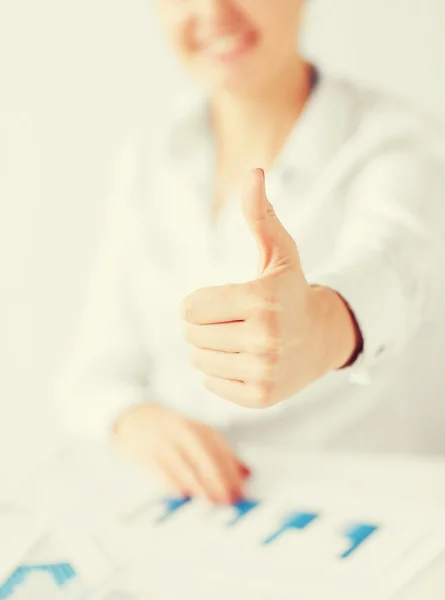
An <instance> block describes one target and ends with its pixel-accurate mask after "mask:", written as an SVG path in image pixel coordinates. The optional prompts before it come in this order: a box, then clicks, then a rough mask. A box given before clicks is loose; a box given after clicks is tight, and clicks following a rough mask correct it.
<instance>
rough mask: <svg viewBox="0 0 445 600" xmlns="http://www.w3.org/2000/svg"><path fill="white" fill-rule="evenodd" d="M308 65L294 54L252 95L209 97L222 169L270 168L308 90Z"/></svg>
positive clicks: (226, 94)
mask: <svg viewBox="0 0 445 600" xmlns="http://www.w3.org/2000/svg"><path fill="white" fill-rule="evenodd" d="M310 87H311V67H310V65H308V64H307V63H305V62H304V61H303V60H302V59H300V58H298V57H295V58H294V59H293V60H292V61H290V63H289V64H288V65H287V66H286V68H285V69H283V70H282V71H281V72H280V73H278V74H277V76H276V78H275V79H274V81H268V82H267V86H265V88H264V89H260V90H258V89H257V90H255V93H254V94H251V95H247V94H246V95H235V94H229V93H223V94H219V95H218V96H217V97H215V98H213V99H212V112H213V115H212V116H213V125H214V130H215V134H216V140H217V146H218V148H217V151H218V163H219V167H220V172H221V171H226V172H227V173H232V172H233V171H234V170H235V171H236V168H237V167H238V168H239V169H240V170H246V169H249V168H252V167H261V168H263V169H265V170H266V171H267V170H268V169H270V168H271V166H272V164H273V163H274V161H275V158H276V156H277V155H278V154H279V152H280V150H281V148H282V146H283V144H284V143H285V140H286V139H287V137H288V135H289V133H290V131H291V129H292V127H293V125H294V123H295V121H296V119H297V118H298V116H299V115H300V113H301V111H302V109H303V107H304V105H305V103H306V100H307V98H308V96H309V94H310Z"/></svg>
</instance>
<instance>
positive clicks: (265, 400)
mask: <svg viewBox="0 0 445 600" xmlns="http://www.w3.org/2000/svg"><path fill="white" fill-rule="evenodd" d="M254 402H255V404H256V406H257V407H258V408H268V407H269V406H271V404H272V383H271V382H262V383H260V384H259V385H258V386H257V387H256V389H255V393H254Z"/></svg>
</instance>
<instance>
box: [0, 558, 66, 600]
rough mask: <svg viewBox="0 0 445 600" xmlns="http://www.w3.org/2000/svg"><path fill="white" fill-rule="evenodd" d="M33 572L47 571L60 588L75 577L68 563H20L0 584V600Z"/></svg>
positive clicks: (10, 593) (13, 590)
mask: <svg viewBox="0 0 445 600" xmlns="http://www.w3.org/2000/svg"><path fill="white" fill-rule="evenodd" d="M35 572H44V573H47V574H48V575H49V576H50V577H51V578H52V579H53V581H54V582H55V583H56V585H57V586H58V587H60V588H62V587H63V586H64V585H65V584H67V583H68V582H69V581H71V580H73V579H75V578H76V577H77V573H76V571H75V570H74V569H73V567H72V566H71V565H70V564H69V563H55V564H48V565H22V566H20V567H18V568H17V569H16V570H15V571H14V573H13V574H12V575H11V576H10V577H9V578H8V579H7V580H6V582H5V583H4V584H3V585H2V586H0V600H6V599H7V598H11V597H12V596H13V594H14V592H15V590H16V589H17V588H18V587H20V586H22V585H23V584H24V583H25V581H26V580H27V578H28V577H29V576H30V575H31V574H32V573H35ZM36 600H37V599H36ZM39 600H40V599H39ZM42 600H43V599H42Z"/></svg>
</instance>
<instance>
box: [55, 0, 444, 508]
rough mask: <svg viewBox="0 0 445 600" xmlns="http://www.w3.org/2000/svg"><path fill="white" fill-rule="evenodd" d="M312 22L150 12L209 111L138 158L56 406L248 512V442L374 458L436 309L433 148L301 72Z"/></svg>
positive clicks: (208, 1) (412, 121)
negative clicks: (243, 503) (244, 449)
mask: <svg viewBox="0 0 445 600" xmlns="http://www.w3.org/2000/svg"><path fill="white" fill-rule="evenodd" d="M303 4H304V2H303V0H292V1H290V0H274V1H273V2H271V1H270V0H188V1H187V2H183V1H179V0H158V6H159V12H160V15H161V18H162V21H163V24H164V27H165V30H166V34H167V37H168V39H169V42H170V43H171V45H172V46H173V48H174V49H175V51H176V52H177V54H178V55H179V57H180V58H181V60H182V61H183V63H184V64H185V66H186V67H187V69H188V70H189V71H190V72H191V73H192V75H193V76H194V77H196V78H197V79H198V80H199V81H200V82H201V83H203V84H204V88H205V90H206V92H205V94H204V97H203V98H201V99H197V100H196V101H194V102H193V103H192V105H191V106H187V108H186V109H185V110H184V111H183V112H182V113H181V114H180V115H179V116H176V117H175V119H173V122H172V123H171V124H169V126H168V127H167V128H166V127H157V128H153V127H152V128H149V129H147V131H142V134H141V135H140V138H141V140H140V142H141V143H140V144H138V145H137V146H135V145H134V144H131V145H130V147H129V148H130V150H129V151H128V152H127V154H126V155H125V158H124V160H123V162H122V178H121V180H120V187H119V189H118V194H117V197H116V202H115V204H114V210H113V211H112V217H111V220H110V223H109V227H108V230H109V231H108V234H107V236H106V243H105V246H104V249H103V252H102V253H101V258H100V260H99V264H98V265H97V268H96V270H95V275H94V280H93V292H92V300H91V303H90V305H89V308H88V311H87V316H86V319H85V325H84V328H83V334H82V336H81V339H80V341H79V343H78V344H77V346H76V350H75V352H74V356H73V357H72V360H71V361H70V362H69V365H68V368H67V370H66V372H65V373H64V375H63V376H62V378H61V381H60V386H59V392H58V395H59V396H60V399H61V403H60V406H63V411H62V412H63V414H64V417H65V418H66V420H67V421H68V423H69V425H70V427H72V428H76V429H82V430H84V431H88V432H90V433H91V434H94V435H103V436H108V435H109V436H111V437H112V439H113V440H114V441H115V442H116V444H117V446H118V448H119V449H120V450H121V451H122V452H123V453H124V454H125V455H126V456H129V457H131V458H132V459H134V460H135V461H137V462H138V463H139V464H141V465H142V466H143V467H144V468H147V469H149V470H152V471H153V470H154V471H156V472H157V473H158V474H159V475H160V476H161V477H162V478H163V479H164V480H165V481H166V482H167V483H168V484H169V485H170V486H171V488H172V489H173V490H174V491H175V492H178V493H183V494H189V495H195V494H201V495H205V496H206V497H208V498H209V499H211V500H212V501H214V502H231V501H233V500H234V499H236V498H238V497H239V496H240V495H242V493H243V485H244V480H245V478H246V476H247V475H248V472H249V471H248V467H247V466H246V465H244V464H243V462H242V460H241V459H240V458H239V457H238V456H237V455H236V453H235V451H234V450H232V449H231V447H234V446H233V445H234V444H236V443H237V441H239V440H242V441H245V442H247V441H251V442H258V441H261V442H262V443H270V444H272V443H277V442H279V443H281V444H284V445H285V446H287V447H289V449H293V450H295V449H297V448H301V449H327V448H335V447H346V448H348V447H349V448H360V446H361V444H360V442H361V441H362V440H364V439H367V440H371V442H374V444H372V443H371V446H372V445H374V447H378V445H379V443H380V442H381V441H382V437H384V436H382V432H381V429H382V422H380V421H378V420H376V415H379V412H378V407H379V406H382V405H383V406H384V407H385V411H390V410H391V402H392V401H393V392H394V389H396V386H397V385H398V384H399V383H400V382H401V381H402V380H403V377H404V373H405V372H406V368H407V364H409V363H408V362H407V357H409V353H410V349H411V347H412V341H411V340H412V339H413V335H414V334H415V333H416V332H417V331H418V330H419V328H420V327H421V325H422V323H423V322H424V321H425V319H426V318H427V317H428V315H429V314H430V312H431V311H434V303H435V299H436V298H437V291H436V289H435V286H434V285H433V283H434V282H435V283H437V277H438V274H439V273H441V269H440V267H438V265H440V261H441V259H442V258H443V249H442V239H443V238H442V232H441V231H440V229H439V226H438V224H439V223H440V219H439V216H440V214H439V212H438V211H439V209H440V200H441V196H442V194H443V193H444V192H443V190H445V176H444V172H443V165H442V164H441V162H440V159H439V154H438V153H436V150H435V147H434V140H433V135H432V133H431V132H430V131H429V130H428V128H427V126H426V125H424V124H423V123H422V122H421V120H420V119H418V118H417V117H415V116H414V115H412V114H411V113H410V112H409V111H408V110H407V109H405V108H404V107H402V106H400V105H398V104H396V103H392V102H390V101H387V100H386V99H384V98H382V97H380V96H378V95H377V94H372V93H369V92H365V91H360V90H358V89H356V88H355V87H354V86H352V85H350V84H347V83H345V82H342V81H337V80H334V79H329V78H328V77H325V76H323V75H320V74H319V73H317V71H316V70H315V69H314V68H313V67H312V66H311V65H309V64H307V62H306V61H305V60H304V59H303V57H302V56H301V55H300V54H299V53H298V51H297V48H296V43H295V40H296V36H297V32H298V31H299V29H300V24H301V21H302V13H303ZM266 187H267V196H266ZM267 198H270V199H271V202H272V203H273V205H274V207H275V209H276V212H277V214H278V215H279V218H280V220H279V219H278V217H277V216H276V213H275V212H274V209H273V208H272V205H271V204H270V203H269V201H268V199H267ZM258 261H259V268H258V269H257V267H258ZM181 319H182V322H181ZM188 346H189V347H190V348H191V354H190V352H189V351H188ZM404 370H405V371H404ZM202 374H204V385H203V384H202V377H201V376H202ZM73 407H74V408H73ZM253 409H261V410H253ZM385 414H386V413H385ZM401 429H402V431H403V425H402V426H401ZM402 439H403V436H402ZM405 442H407V440H406V439H405V440H403V442H402V444H403V443H405Z"/></svg>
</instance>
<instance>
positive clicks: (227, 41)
mask: <svg viewBox="0 0 445 600" xmlns="http://www.w3.org/2000/svg"><path fill="white" fill-rule="evenodd" d="M242 39H243V38H242V36H241V35H231V36H226V37H221V38H218V39H217V40H215V41H214V42H212V43H211V44H210V45H209V50H210V52H211V53H212V54H229V53H230V52H234V51H235V50H237V49H238V48H239V46H240V44H241V42H242Z"/></svg>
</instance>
